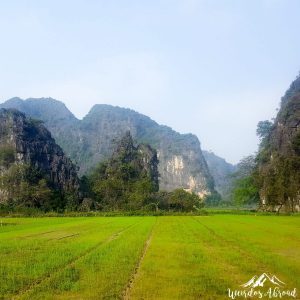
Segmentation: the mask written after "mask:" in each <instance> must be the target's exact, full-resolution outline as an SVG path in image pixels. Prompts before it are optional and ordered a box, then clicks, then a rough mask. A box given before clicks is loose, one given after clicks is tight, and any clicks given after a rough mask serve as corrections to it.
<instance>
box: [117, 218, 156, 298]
mask: <svg viewBox="0 0 300 300" xmlns="http://www.w3.org/2000/svg"><path fill="white" fill-rule="evenodd" d="M156 223H157V217H156V220H155V222H154V224H153V226H152V228H151V230H150V233H149V235H148V238H147V240H146V242H145V244H144V248H143V251H142V253H141V255H140V257H139V259H138V261H137V264H136V266H135V269H134V272H133V274H132V276H131V278H130V280H129V282H128V284H127V286H126V288H125V289H124V290H123V292H122V294H121V298H122V299H124V300H128V299H130V293H131V290H132V288H133V285H134V283H135V281H136V278H137V277H138V275H139V270H140V268H141V265H142V262H143V260H144V258H145V255H146V253H147V250H148V248H149V246H150V243H151V240H152V237H153V230H154V227H155V225H156Z"/></svg>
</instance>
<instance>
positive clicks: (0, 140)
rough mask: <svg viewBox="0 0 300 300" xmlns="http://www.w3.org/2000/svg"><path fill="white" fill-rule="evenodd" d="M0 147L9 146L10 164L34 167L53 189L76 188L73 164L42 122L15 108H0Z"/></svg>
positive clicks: (71, 189) (77, 183)
mask: <svg viewBox="0 0 300 300" xmlns="http://www.w3.org/2000/svg"><path fill="white" fill-rule="evenodd" d="M0 146H1V147H10V148H11V149H13V152H14V155H15V157H14V163H16V164H22V163H25V164H28V165H31V166H33V167H35V168H36V169H37V170H38V171H40V172H41V173H42V174H43V175H44V176H45V177H46V178H47V180H48V182H49V183H50V185H51V187H53V188H54V189H58V190H62V191H76V190H77V191H78V188H79V179H78V176H77V170H76V167H75V165H74V164H73V163H72V162H71V160H70V159H69V158H68V157H67V156H66V155H65V154H64V152H63V150H62V149H61V147H60V146H58V145H57V144H56V143H55V140H54V139H53V138H52V136H51V134H50V132H49V131H48V130H47V129H46V128H45V126H44V125H43V124H42V122H40V121H38V120H34V119H30V118H26V116H25V115H24V114H23V113H21V112H19V111H17V110H12V109H9V110H6V109H1V110H0Z"/></svg>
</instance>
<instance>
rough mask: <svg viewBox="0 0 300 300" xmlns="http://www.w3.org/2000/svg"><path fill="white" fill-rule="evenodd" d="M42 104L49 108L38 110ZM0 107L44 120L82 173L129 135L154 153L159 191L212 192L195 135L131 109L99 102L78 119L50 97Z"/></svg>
mask: <svg viewBox="0 0 300 300" xmlns="http://www.w3.org/2000/svg"><path fill="white" fill-rule="evenodd" d="M51 103H54V105H55V107H57V106H60V109H59V110H61V111H62V112H64V113H63V115H66V118H64V117H63V116H62V115H61V112H57V115H56V116H55V117H54V118H52V116H53V114H55V113H53V111H52V104H51ZM44 104H46V105H47V109H44V110H42V109H41V108H39V107H40V106H43V105H44ZM0 107H10V108H16V109H19V110H21V111H22V112H24V113H25V114H27V115H29V116H31V117H33V118H39V119H41V120H43V121H44V122H45V126H46V127H47V128H48V129H49V130H50V132H51V133H52V135H53V136H54V138H55V140H56V141H57V143H58V144H59V145H60V146H61V147H62V148H63V149H64V151H65V152H66V153H67V154H68V155H69V156H70V157H71V159H72V160H73V161H74V162H76V163H77V164H78V165H79V166H80V174H85V173H86V172H89V171H90V170H91V169H92V168H93V167H94V166H95V165H96V164H97V163H98V162H99V161H104V160H106V159H107V158H108V157H109V156H110V155H111V154H112V151H113V146H114V141H115V140H118V139H119V138H120V137H121V136H122V135H124V134H125V132H127V131H130V132H131V134H132V136H133V138H134V139H136V140H137V141H138V143H146V144H149V145H151V146H152V147H153V148H154V149H156V150H157V156H158V159H159V164H158V171H159V174H160V189H161V190H167V191H170V190H173V189H176V188H184V189H186V190H188V191H193V192H196V193H198V194H199V195H200V196H203V195H205V194H208V193H210V192H211V191H213V189H214V182H213V178H212V176H211V175H210V172H209V170H208V167H207V164H206V161H205V159H204V157H203V154H202V151H201V147H200V142H199V140H198V138H197V137H196V136H195V135H192V134H179V133H177V132H175V131H174V130H172V129H171V128H169V127H167V126H162V125H159V124H157V123H156V122H155V121H153V120H151V119H150V118H149V117H147V116H144V115H142V114H139V113H137V112H135V111H133V110H131V109H125V108H120V107H113V106H111V105H105V104H97V105H95V106H94V107H93V108H92V109H91V110H90V112H89V113H88V114H87V115H86V116H85V117H84V118H83V119H82V120H81V121H80V120H78V119H76V118H75V117H74V116H73V115H72V113H70V112H69V113H68V112H67V111H66V110H67V108H66V107H65V105H64V104H63V103H61V102H59V101H57V100H53V99H51V98H47V99H45V98H43V99H27V100H21V99H19V98H18V99H17V98H14V99H11V100H8V101H6V102H5V103H4V104H2V105H1V106H0ZM38 108H39V109H38ZM61 116H62V117H61Z"/></svg>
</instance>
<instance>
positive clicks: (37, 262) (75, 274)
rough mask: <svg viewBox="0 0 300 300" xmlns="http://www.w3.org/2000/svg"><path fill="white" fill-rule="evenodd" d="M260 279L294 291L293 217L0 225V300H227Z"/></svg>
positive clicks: (297, 229) (298, 231)
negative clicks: (268, 278) (272, 278)
mask: <svg viewBox="0 0 300 300" xmlns="http://www.w3.org/2000/svg"><path fill="white" fill-rule="evenodd" d="M263 273H267V274H275V275H276V277H277V278H279V279H280V280H281V281H282V282H284V283H285V284H286V286H285V287H286V288H289V289H293V288H297V289H299V288H300V218H299V217H297V216H254V215H243V216H241V215H215V216H213V215H211V216H197V217H192V216H164V217H163V216H162V217H152V216H151V217H150V216H149V217H86V218H84V217H76V218H67V217H65V218H55V217H53V218H2V220H1V225H0V275H1V276H0V295H1V297H0V299H230V298H229V297H228V289H231V290H234V289H240V288H241V287H240V285H241V284H243V283H245V282H247V281H249V280H250V279H251V278H252V277H253V276H255V275H258V276H259V275H261V274H263ZM297 297H299V296H296V299H299V298H297ZM240 298H242V297H240ZM236 299H238V298H236ZM294 299H295V297H294Z"/></svg>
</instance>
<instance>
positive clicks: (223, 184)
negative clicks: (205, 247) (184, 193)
mask: <svg viewBox="0 0 300 300" xmlns="http://www.w3.org/2000/svg"><path fill="white" fill-rule="evenodd" d="M202 152H203V155H204V158H205V160H206V162H207V165H208V169H209V171H210V173H211V175H212V177H213V178H214V182H215V188H216V190H217V192H219V193H220V195H221V196H222V198H223V199H224V200H229V198H230V195H231V189H232V185H233V177H232V176H231V175H232V174H233V173H234V172H236V170H237V168H236V166H234V165H232V164H230V163H228V162H227V161H226V160H225V159H223V158H221V157H219V156H217V155H216V154H214V153H213V152H211V151H202Z"/></svg>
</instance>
